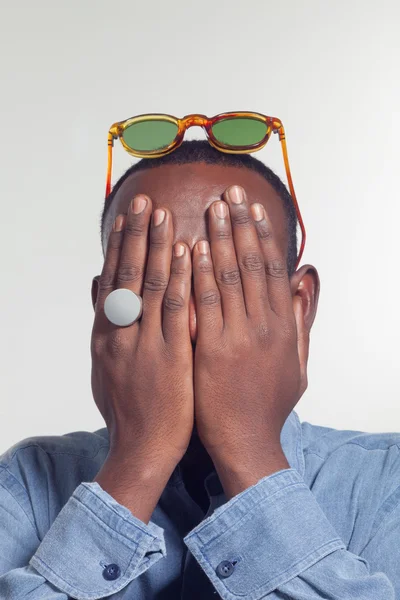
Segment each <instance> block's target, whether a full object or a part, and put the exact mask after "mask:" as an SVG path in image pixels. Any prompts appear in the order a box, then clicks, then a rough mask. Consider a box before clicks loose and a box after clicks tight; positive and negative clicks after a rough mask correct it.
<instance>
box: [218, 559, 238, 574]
mask: <svg viewBox="0 0 400 600" xmlns="http://www.w3.org/2000/svg"><path fill="white" fill-rule="evenodd" d="M234 568H235V567H234V566H233V564H232V563H231V561H230V560H223V561H222V562H220V563H219V565H218V567H217V568H216V571H217V575H219V576H220V577H230V576H231V575H232V573H233V570H234Z"/></svg>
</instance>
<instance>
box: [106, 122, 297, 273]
mask: <svg viewBox="0 0 400 600" xmlns="http://www.w3.org/2000/svg"><path fill="white" fill-rule="evenodd" d="M194 126H197V127H202V128H203V129H204V131H205V133H206V136H207V140H208V141H209V143H210V144H211V146H213V147H214V148H216V149H217V150H220V151H221V152H227V153H229V154H249V153H250V152H256V151H257V150H261V148H263V147H264V146H265V144H266V143H267V142H268V140H269V138H270V136H271V133H277V134H279V140H280V142H281V147H282V154H283V161H284V163H285V169H286V176H287V180H288V184H289V190H290V194H291V196H292V200H293V204H294V206H295V209H296V213H297V218H298V221H299V225H300V229H301V236H302V237H301V244H300V249H299V252H298V254H297V262H296V268H297V267H298V265H299V263H300V260H301V257H302V255H303V251H304V246H305V243H306V230H305V227H304V223H303V219H302V216H301V213H300V209H299V205H298V203H297V199H296V194H295V191H294V187H293V182H292V176H291V173H290V167H289V159H288V155H287V148H286V139H285V130H284V128H283V125H282V122H281V121H280V120H279V119H277V118H276V117H268V116H266V115H262V114H260V113H255V112H228V113H222V114H220V115H216V116H215V117H211V118H209V117H206V116H205V115H186V116H185V117H183V119H178V118H176V117H173V116H172V115H164V114H162V113H155V114H148V115H138V116H137V117H131V118H130V119H126V120H125V121H119V122H118V123H114V124H113V125H112V126H111V127H110V130H109V132H108V167H107V181H106V197H107V196H108V195H109V194H110V192H111V170H112V149H113V146H114V140H116V139H118V138H119V139H120V140H121V144H122V145H123V147H124V148H125V150H126V151H127V152H129V154H132V155H133V156H137V157H138V158H158V157H160V156H164V154H169V153H170V152H172V151H173V150H175V149H176V148H178V147H179V146H180V145H181V143H182V141H183V138H184V135H185V131H186V130H187V129H188V128H189V127H194Z"/></svg>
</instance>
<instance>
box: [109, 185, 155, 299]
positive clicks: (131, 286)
mask: <svg viewBox="0 0 400 600" xmlns="http://www.w3.org/2000/svg"><path fill="white" fill-rule="evenodd" d="M151 213H152V202H151V200H150V198H149V197H148V196H145V195H144V194H138V195H137V196H135V197H134V198H133V200H132V202H131V203H130V205H129V208H128V214H127V217H126V222H125V234H124V241H123V245H122V248H121V257H120V261H119V266H118V271H117V277H116V282H115V287H116V288H127V289H128V290H131V291H132V292H135V294H139V295H141V294H142V289H143V281H144V273H145V267H146V257H147V248H148V229H149V222H150V219H151Z"/></svg>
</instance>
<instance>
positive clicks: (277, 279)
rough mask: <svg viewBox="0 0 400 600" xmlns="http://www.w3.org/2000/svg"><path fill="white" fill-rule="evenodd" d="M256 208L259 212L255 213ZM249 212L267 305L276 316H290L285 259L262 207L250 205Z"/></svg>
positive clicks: (290, 298)
mask: <svg viewBox="0 0 400 600" xmlns="http://www.w3.org/2000/svg"><path fill="white" fill-rule="evenodd" d="M255 205H257V206H255ZM257 207H258V211H259V212H256V211H257ZM250 210H251V214H252V216H253V218H254V224H255V227H256V232H257V235H258V239H259V242H260V246H261V251H262V255H263V257H264V269H265V274H266V282H267V293H268V298H269V304H270V306H271V309H272V310H273V311H274V312H275V313H276V314H277V315H280V316H286V317H287V316H289V315H292V313H293V308H292V295H291V291H290V282H289V273H288V270H287V264H286V260H285V257H284V256H283V254H282V251H281V250H280V248H279V246H278V243H277V239H276V236H275V235H274V232H273V230H272V226H271V222H270V221H269V219H268V218H267V215H266V212H265V208H264V207H263V205H262V204H259V203H258V202H257V203H254V204H252V205H251V207H250Z"/></svg>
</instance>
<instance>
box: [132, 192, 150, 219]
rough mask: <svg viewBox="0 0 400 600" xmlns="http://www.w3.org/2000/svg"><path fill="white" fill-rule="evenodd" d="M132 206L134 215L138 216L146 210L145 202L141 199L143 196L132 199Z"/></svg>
mask: <svg viewBox="0 0 400 600" xmlns="http://www.w3.org/2000/svg"><path fill="white" fill-rule="evenodd" d="M132 205H133V206H132V209H133V212H134V214H135V215H138V214H139V213H141V212H143V211H144V209H145V208H146V205H147V200H146V199H145V198H143V196H137V197H136V198H134V199H133V202H132Z"/></svg>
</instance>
